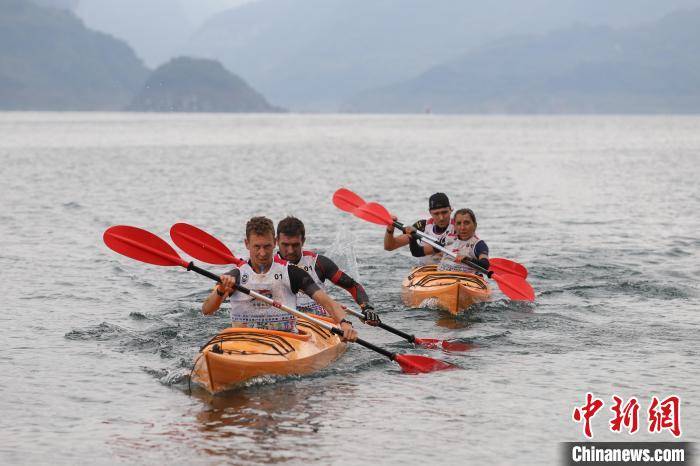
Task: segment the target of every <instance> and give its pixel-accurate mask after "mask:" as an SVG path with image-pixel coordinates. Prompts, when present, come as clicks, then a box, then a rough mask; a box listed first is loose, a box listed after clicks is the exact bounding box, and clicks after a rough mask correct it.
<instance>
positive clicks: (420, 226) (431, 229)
mask: <svg viewBox="0 0 700 466" xmlns="http://www.w3.org/2000/svg"><path fill="white" fill-rule="evenodd" d="M413 228H415V229H417V230H420V231H422V232H423V233H426V234H428V235H430V236H432V237H433V238H435V239H436V240H435V242H437V243H439V244H447V243H450V242H452V241H454V240H455V239H457V235H456V233H455V221H454V219H452V220H450V224H449V225H447V228H445V229H444V230H442V229H440V228H439V227H438V226H437V225H436V224H435V221H434V220H433V219H432V218H431V219H428V220H418V221H417V222H416V223H414V224H413ZM410 246H411V254H413V255H414V256H415V257H418V261H419V262H420V265H429V264H439V263H440V261H441V260H442V253H441V252H439V251H438V252H436V253H435V254H431V255H429V256H426V255H416V253H417V251H416V250H415V246H414V245H413V244H411V245H410ZM421 249H422V246H421Z"/></svg>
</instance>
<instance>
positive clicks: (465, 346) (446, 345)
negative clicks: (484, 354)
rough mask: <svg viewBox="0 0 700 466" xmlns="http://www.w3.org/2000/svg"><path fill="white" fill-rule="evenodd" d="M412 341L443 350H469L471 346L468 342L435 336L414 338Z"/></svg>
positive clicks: (425, 346)
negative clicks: (441, 338)
mask: <svg viewBox="0 0 700 466" xmlns="http://www.w3.org/2000/svg"><path fill="white" fill-rule="evenodd" d="M413 342H414V343H415V344H417V345H421V346H422V347H423V348H429V349H443V350H445V351H469V350H471V349H472V348H473V346H472V345H470V344H469V343H462V342H459V341H448V340H438V339H437V338H416V339H415V340H414V341H413Z"/></svg>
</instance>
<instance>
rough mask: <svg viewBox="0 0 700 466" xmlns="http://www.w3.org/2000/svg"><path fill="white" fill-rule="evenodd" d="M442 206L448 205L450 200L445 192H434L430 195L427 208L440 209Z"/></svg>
mask: <svg viewBox="0 0 700 466" xmlns="http://www.w3.org/2000/svg"><path fill="white" fill-rule="evenodd" d="M443 207H450V200H449V199H448V198H447V194H445V193H435V194H433V195H432V196H430V200H429V201H428V210H434V209H442V208H443Z"/></svg>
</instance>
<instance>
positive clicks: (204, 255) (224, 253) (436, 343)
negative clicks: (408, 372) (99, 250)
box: [170, 223, 472, 351]
mask: <svg viewBox="0 0 700 466" xmlns="http://www.w3.org/2000/svg"><path fill="white" fill-rule="evenodd" d="M170 238H172V240H173V242H174V243H175V244H176V245H177V246H178V247H179V248H180V249H182V250H183V251H185V252H186V253H187V254H189V255H190V256H192V257H194V258H195V259H197V260H201V261H203V262H208V263H210V264H220V265H224V264H235V265H240V264H242V263H244V261H243V260H241V259H238V258H237V257H236V256H234V255H233V253H232V252H231V250H230V249H229V248H227V247H226V245H225V244H224V243H222V242H221V241H219V240H218V239H217V238H215V237H214V236H212V235H210V234H209V233H207V232H206V231H204V230H201V229H199V228H197V227H195V226H193V225H189V224H187V223H176V224H175V225H173V226H172V227H171V228H170ZM343 309H345V311H346V312H348V313H350V314H352V315H354V316H355V317H357V318H359V319H360V320H361V321H362V322H365V316H364V314H362V313H361V312H359V311H356V310H354V309H350V308H348V307H346V306H343ZM377 327H379V328H382V329H384V330H386V331H388V332H391V333H393V334H394V335H398V336H400V337H401V338H403V339H405V340H408V341H409V342H410V343H413V344H416V345H421V346H424V347H426V348H431V349H435V348H442V349H444V350H447V351H468V350H470V349H472V346H471V345H469V344H467V343H460V342H451V341H447V340H438V339H437V338H417V337H416V336H415V335H409V334H408V333H404V332H402V331H401V330H397V329H395V328H393V327H390V326H389V325H387V324H385V323H384V322H380V323H379V324H378V325H377Z"/></svg>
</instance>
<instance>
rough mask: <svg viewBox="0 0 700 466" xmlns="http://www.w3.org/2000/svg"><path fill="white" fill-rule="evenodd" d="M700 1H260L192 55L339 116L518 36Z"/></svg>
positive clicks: (291, 102)
mask: <svg viewBox="0 0 700 466" xmlns="http://www.w3.org/2000/svg"><path fill="white" fill-rule="evenodd" d="M688 5H695V6H698V5H700V2H699V1H698V0H669V1H666V2H658V0H616V1H615V2H609V1H601V0H528V1H526V2H524V1H522V0H494V1H492V2H476V1H474V0H435V1H432V2H431V1H426V0H401V1H396V0H259V1H256V2H253V3H250V4H248V5H245V6H242V7H239V8H236V9H233V10H229V11H226V12H223V13H220V14H218V15H217V16H215V17H213V18H211V19H210V20H209V21H208V22H207V23H206V24H205V25H204V26H203V27H202V28H201V29H200V30H199V31H198V32H197V33H196V34H195V35H194V36H193V37H192V39H191V41H190V42H189V44H188V45H187V47H186V48H185V49H184V53H185V54H188V55H195V56H203V57H209V58H213V59H217V60H219V61H221V62H222V63H223V64H224V65H225V66H226V67H227V68H228V69H232V70H235V71H236V72H237V73H240V74H241V76H242V77H243V78H244V79H246V81H248V82H250V83H251V84H253V85H254V86H255V87H256V88H257V89H259V90H260V91H261V92H263V94H265V95H266V96H268V97H269V98H270V99H272V100H273V101H275V102H279V103H280V104H281V105H284V106H287V107H291V108H293V109H299V110H311V111H335V110H337V109H338V108H339V107H340V104H341V103H342V102H345V101H346V100H347V99H349V98H350V97H352V96H353V95H356V94H357V93H358V92H361V91H363V90H366V89H370V88H376V87H378V86H383V85H389V84H391V83H395V82H397V81H401V80H405V79H408V78H410V77H411V76H416V75H417V74H419V73H421V72H423V71H425V70H427V69H429V68H430V67H433V66H436V65H439V64H440V63H445V62H447V61H449V60H453V59H455V58H456V57H458V56H461V55H463V54H464V53H465V52H467V51H469V50H475V49H476V48H478V47H480V46H482V45H484V44H486V43H488V42H489V41H493V40H496V39H498V38H499V37H504V36H506V35H510V34H516V33H527V34H531V33H533V32H540V31H549V30H553V29H556V28H565V27H568V26H569V25H570V24H572V23H573V22H575V21H580V22H582V23H584V24H600V23H603V24H610V25H616V26H627V25H630V24H636V23H638V22H640V21H645V20H653V19H658V18H659V17H661V16H662V15H663V14H665V13H668V12H670V11H672V10H673V9H674V8H678V7H683V6H688Z"/></svg>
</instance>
